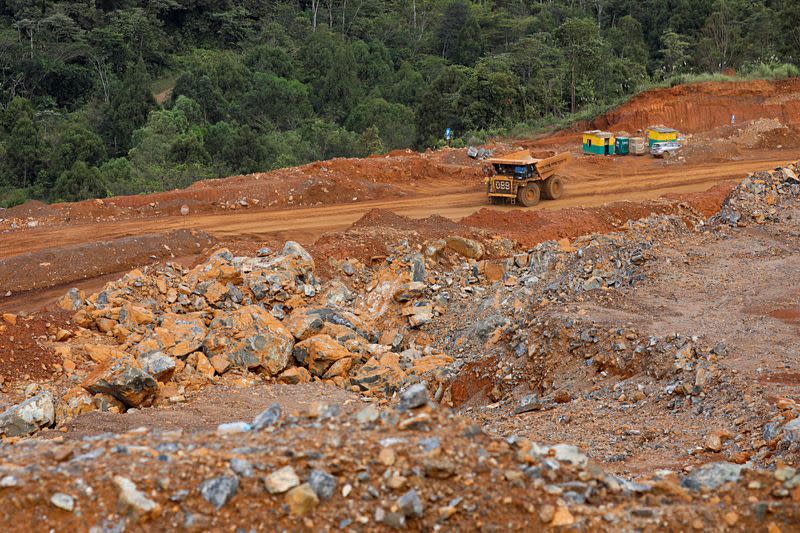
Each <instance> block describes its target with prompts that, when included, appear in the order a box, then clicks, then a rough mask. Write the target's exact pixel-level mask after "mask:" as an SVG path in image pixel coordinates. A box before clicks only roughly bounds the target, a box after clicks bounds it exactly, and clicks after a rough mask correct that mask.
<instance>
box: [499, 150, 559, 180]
mask: <svg viewBox="0 0 800 533" xmlns="http://www.w3.org/2000/svg"><path fill="white" fill-rule="evenodd" d="M569 160H570V155H569V152H564V153H561V154H556V155H554V156H552V157H547V158H545V159H537V158H535V157H533V156H531V154H530V152H528V151H527V150H522V151H519V152H512V153H510V154H506V155H504V156H502V157H494V158H492V159H487V160H486V162H487V163H491V164H492V165H520V166H522V165H533V166H534V167H535V168H536V173H537V174H539V177H540V178H541V179H543V180H544V179H547V178H549V177H550V176H552V175H553V174H555V173H556V172H557V171H558V169H559V168H561V167H562V166H564V165H566V164H567V162H569Z"/></svg>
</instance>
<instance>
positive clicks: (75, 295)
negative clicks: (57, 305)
mask: <svg viewBox="0 0 800 533" xmlns="http://www.w3.org/2000/svg"><path fill="white" fill-rule="evenodd" d="M65 299H67V300H69V310H70V311H77V310H78V309H80V308H81V306H82V305H83V300H81V291H79V290H78V289H76V288H75V287H73V288H71V289H70V290H69V291H67V294H66V296H65Z"/></svg>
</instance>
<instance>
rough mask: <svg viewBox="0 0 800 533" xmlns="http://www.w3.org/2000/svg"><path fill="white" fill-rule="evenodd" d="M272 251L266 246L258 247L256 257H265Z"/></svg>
mask: <svg viewBox="0 0 800 533" xmlns="http://www.w3.org/2000/svg"><path fill="white" fill-rule="evenodd" d="M271 253H272V249H271V248H269V247H268V246H264V247H263V248H259V249H258V251H257V252H256V256H257V257H267V256H268V255H269V254H271Z"/></svg>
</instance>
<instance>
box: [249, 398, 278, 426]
mask: <svg viewBox="0 0 800 533" xmlns="http://www.w3.org/2000/svg"><path fill="white" fill-rule="evenodd" d="M280 419H281V406H280V405H278V404H277V403H273V404H272V405H270V406H269V407H267V408H266V409H265V410H264V411H262V412H260V413H259V414H258V415H257V416H256V417H255V418H254V419H253V424H252V426H253V430H255V431H261V430H262V429H264V428H266V427H270V426H275V425H277V424H278V421H279V420H280Z"/></svg>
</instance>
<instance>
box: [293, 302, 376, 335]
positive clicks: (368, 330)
mask: <svg viewBox="0 0 800 533" xmlns="http://www.w3.org/2000/svg"><path fill="white" fill-rule="evenodd" d="M306 313H307V314H308V315H309V316H313V317H319V318H320V319H322V321H323V322H327V323H329V324H336V325H339V326H345V327H348V328H350V329H352V330H353V331H355V332H356V333H358V334H359V335H361V336H362V337H364V338H365V339H368V340H369V341H370V342H378V337H379V335H378V333H377V331H376V330H375V328H373V327H372V326H370V325H369V324H367V323H366V322H365V321H363V320H362V319H361V318H359V317H358V316H356V315H355V314H353V313H351V312H350V311H346V310H344V309H341V308H339V307H334V306H327V307H316V308H311V309H308V310H307V311H306Z"/></svg>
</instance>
